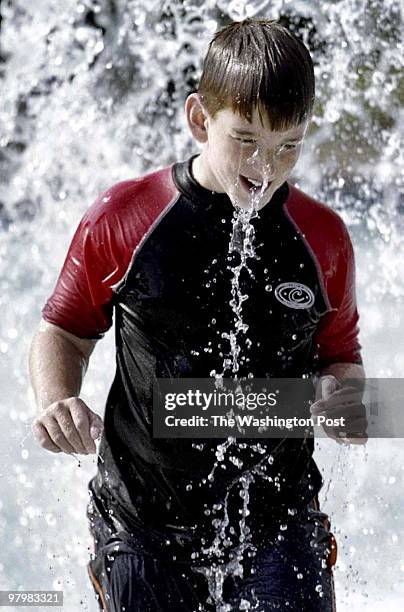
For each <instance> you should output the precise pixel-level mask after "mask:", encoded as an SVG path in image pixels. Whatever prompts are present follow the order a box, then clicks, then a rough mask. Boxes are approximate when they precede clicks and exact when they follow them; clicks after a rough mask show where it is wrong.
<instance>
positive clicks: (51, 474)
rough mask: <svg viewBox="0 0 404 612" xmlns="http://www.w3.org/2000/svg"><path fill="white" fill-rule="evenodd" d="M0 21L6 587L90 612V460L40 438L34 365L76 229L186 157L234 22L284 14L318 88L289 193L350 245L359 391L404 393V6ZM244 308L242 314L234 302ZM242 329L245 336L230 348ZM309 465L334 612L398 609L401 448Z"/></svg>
mask: <svg viewBox="0 0 404 612" xmlns="http://www.w3.org/2000/svg"><path fill="white" fill-rule="evenodd" d="M0 10H1V16H2V20H1V23H0V28H1V30H0V34H1V38H0V45H1V46H0V55H1V60H0V81H1V84H2V96H1V105H0V147H1V152H0V172H1V177H2V181H1V186H0V222H1V227H2V229H1V230H0V231H1V242H0V266H1V293H0V300H1V305H2V319H1V330H0V352H1V354H2V356H3V361H2V363H3V364H4V365H3V367H2V368H1V370H0V375H1V383H2V390H3V394H2V400H1V404H0V408H1V415H2V422H3V427H2V430H1V434H0V435H1V448H2V449H3V457H2V458H3V463H2V465H3V469H2V476H1V486H2V491H1V496H0V535H1V539H2V543H3V556H2V558H1V559H0V588H1V589H9V588H15V589H17V588H35V589H41V588H42V589H49V588H55V589H57V588H59V589H63V591H64V594H65V605H64V609H65V611H66V612H77V610H87V611H88V612H96V610H97V604H96V602H95V600H94V595H93V591H92V587H91V586H90V585H89V584H88V580H87V576H86V571H85V564H86V562H87V558H88V553H89V550H87V548H89V547H90V546H91V542H90V539H89V536H88V533H87V526H86V524H85V521H84V516H85V514H84V512H85V505H86V503H87V494H86V484H87V481H88V480H89V479H90V477H91V476H92V475H93V474H94V471H95V460H94V459H93V458H91V457H81V458H80V467H79V465H78V463H77V462H76V460H75V459H74V458H72V457H69V456H66V455H52V454H50V453H46V452H44V451H43V450H41V449H40V448H39V447H38V446H37V445H36V443H35V442H34V441H33V439H32V435H31V433H30V423H31V421H32V419H33V417H34V414H35V410H36V409H35V406H34V401H33V397H32V392H31V391H30V390H29V385H28V378H27V366H26V363H27V352H28V346H29V342H30V338H31V336H32V333H33V330H34V328H35V326H36V324H37V322H38V320H39V318H40V309H41V306H42V305H43V303H44V301H45V299H46V297H47V296H48V295H49V293H50V291H51V289H52V287H53V285H54V283H55V279H56V276H57V273H58V271H59V269H60V266H61V264H62V261H63V259H64V256H65V252H66V249H67V246H68V244H69V241H70V239H71V237H72V234H73V231H74V228H75V227H76V225H77V223H78V221H79V219H80V217H81V216H82V214H83V212H84V211H85V210H86V208H87V207H88V206H89V205H90V203H91V202H93V201H94V200H95V198H96V197H97V195H98V194H99V193H100V192H101V191H102V190H104V189H106V188H107V187H109V186H111V185H112V184H113V183H115V182H118V181H119V180H124V179H128V178H132V177H136V176H140V175H141V174H143V173H145V172H147V171H149V170H152V169H156V168H157V167H162V166H164V165H166V164H169V163H171V162H173V161H175V160H178V159H185V158H186V157H188V155H189V154H191V152H194V150H195V145H194V144H193V143H192V142H191V139H190V137H189V136H187V133H186V126H185V121H184V116H183V111H182V108H183V102H184V99H185V96H186V94H187V93H188V92H189V91H192V89H193V88H194V87H195V83H196V81H197V78H198V75H199V71H200V59H201V57H202V56H203V55H204V53H205V50H206V45H207V42H208V41H209V39H210V38H211V36H212V34H213V32H214V31H215V30H216V29H217V28H218V27H219V26H220V25H221V24H222V23H225V22H227V21H228V20H229V18H230V19H242V18H244V17H245V16H249V15H258V16H265V17H272V18H278V17H279V16H280V15H283V16H284V18H285V19H287V21H288V22H289V23H290V24H291V26H292V27H294V28H295V29H296V32H298V33H299V34H300V35H301V36H302V38H303V39H304V40H305V41H306V43H307V44H308V45H309V46H310V48H311V50H312V53H313V57H314V61H315V72H316V81H317V103H316V107H315V112H314V118H313V123H312V126H311V128H310V131H309V133H308V136H307V142H306V145H305V148H304V151H303V155H302V158H301V160H300V162H299V165H298V167H297V168H296V172H295V175H294V177H293V180H294V182H295V183H297V184H298V186H299V187H300V188H302V189H303V190H304V191H306V192H307V193H309V194H310V195H312V196H313V197H316V198H318V199H320V200H321V201H324V202H326V203H327V204H328V205H330V206H332V207H333V208H334V209H335V210H336V211H337V212H339V213H340V214H341V215H342V216H343V218H344V220H345V221H346V223H347V225H348V227H349V229H350V232H351V235H352V238H353V242H354V246H355V251H356V264H357V287H358V302H359V308H360V313H361V341H362V345H363V356H364V361H365V367H366V370H367V374H368V376H370V377H371V376H373V377H401V376H402V372H403V368H404V351H403V348H402V347H403V346H404V322H403V315H402V312H403V308H402V303H403V295H404V283H403V275H402V269H403V257H404V255H403V254H404V248H403V247H404V245H403V241H404V238H403V236H404V232H403V210H404V209H403V191H404V190H403V182H404V181H403V172H402V168H403V167H404V163H403V150H404V148H403V145H402V141H401V134H402V133H403V130H402V123H403V112H402V101H403V80H402V73H403V70H402V69H403V66H402V63H403V57H404V53H403V43H402V40H403V37H402V6H401V3H400V2H398V1H397V0H367V1H362V0H339V1H338V2H335V1H331V0H325V1H324V2H321V3H312V2H309V1H308V0H298V1H297V2H295V1H294V2H292V1H290V0H274V1H271V2H269V1H265V0H249V1H248V2H247V1H244V0H233V1H230V2H227V1H226V2H224V1H222V0H215V1H213V0H208V1H204V2H202V1H201V0H187V2H179V1H175V0H170V1H166V2H157V0H151V1H150V2H147V3H145V2H140V0H123V1H122V2H119V3H118V2H113V1H111V2H108V3H106V2H101V1H99V2H98V1H96V0H72V1H71V2H63V3H59V4H58V8H57V11H55V7H54V3H52V2H50V1H49V0H41V1H40V2H36V3H35V4H33V3H30V2H28V0H15V1H14V2H13V3H4V2H3V3H2V4H1V9H0ZM246 263H247V264H248V261H247V262H246ZM229 297H230V296H229ZM233 298H234V299H235V305H236V307H238V306H240V305H241V306H242V304H243V302H240V300H239V297H238V296H237V293H236V294H235V295H233ZM240 313H241V316H242V309H241V311H240ZM242 330H243V325H242V324H240V326H239V334H238V335H236V337H235V341H234V347H235V349H236V351H237V345H239V344H240V340H241V339H242V337H243V336H244V332H243V331H242ZM231 331H232V330H223V332H224V333H227V334H229V335H230V334H231ZM233 332H234V330H233ZM234 333H235V332H234ZM247 333H248V332H246V334H247ZM236 356H237V355H236ZM228 358H229V359H230V360H231V361H230V363H226V364H223V367H227V366H230V368H231V369H232V370H233V368H234V366H235V362H234V359H233V356H232V353H231V352H230V353H229V356H228ZM237 359H238V357H237ZM113 362H114V347H113V335H112V333H109V334H108V335H107V337H106V338H105V339H104V340H103V341H102V342H100V343H98V345H97V347H96V350H95V352H94V355H93V357H92V361H91V364H90V368H89V371H88V373H87V378H86V382H85V385H84V389H83V399H84V400H85V401H86V402H87V403H88V404H89V405H90V407H91V408H92V409H94V410H96V411H97V412H99V413H100V414H102V413H103V406H104V401H105V397H106V393H107V390H108V388H109V384H110V382H111V380H112V377H113V374H114V372H113V367H111V364H112V363H113ZM236 363H237V360H236ZM108 372H110V375H109V379H108V375H106V373H108ZM227 452H229V453H231V452H232V451H231V450H230V447H229V449H227ZM229 456H230V455H229ZM316 459H317V462H318V464H319V465H320V467H321V468H322V470H323V473H324V476H325V480H326V483H327V484H326V487H325V489H324V492H323V494H322V498H321V500H320V501H321V502H322V503H323V507H324V508H325V511H326V512H328V513H330V515H331V517H332V520H333V524H334V525H335V528H334V529H335V531H336V537H337V540H338V541H339V542H340V548H339V560H338V568H337V570H336V572H335V579H336V586H337V596H338V604H339V612H341V611H342V612H343V611H344V610H351V609H355V610H356V611H358V612H360V611H361V610H370V611H372V612H374V611H376V612H377V611H379V610H382V609H383V610H384V609H386V607H388V608H389V610H392V611H394V610H401V607H402V596H403V586H402V585H403V580H402V577H403V573H404V559H403V556H402V553H401V547H400V546H399V543H400V542H401V540H402V538H403V525H404V520H403V516H402V500H401V493H400V492H401V487H402V478H403V471H402V469H401V466H402V465H404V457H403V450H402V445H401V444H400V442H399V440H391V441H390V440H371V441H370V442H369V444H368V445H367V448H366V449H362V448H342V449H341V448H340V447H338V448H336V447H335V445H333V443H332V441H329V440H321V441H320V442H318V443H317V449H316ZM331 477H332V479H331ZM73 496H74V504H72V503H71V501H72V498H73ZM248 519H249V517H246V525H247V526H248ZM381 569H383V571H380V570H381Z"/></svg>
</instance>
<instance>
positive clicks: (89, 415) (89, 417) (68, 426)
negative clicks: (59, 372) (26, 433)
mask: <svg viewBox="0 0 404 612" xmlns="http://www.w3.org/2000/svg"><path fill="white" fill-rule="evenodd" d="M102 430H103V422H102V419H101V418H100V417H99V416H98V414H96V413H95V412H93V411H92V410H90V408H89V407H88V406H87V405H86V404H85V403H84V402H83V400H82V399H80V398H79V397H69V398H67V399H64V400H61V401H59V402H54V403H53V404H50V405H49V406H48V407H47V408H45V410H44V411H43V412H42V413H41V414H40V415H39V416H38V417H37V418H36V419H35V421H34V422H33V424H32V433H33V434H34V436H35V438H36V439H37V440H38V442H39V444H40V445H41V446H42V448H45V449H46V450H48V451H51V452H52V453H60V452H63V453H70V454H71V453H78V454H82V455H88V454H90V453H95V452H96V450H97V449H96V446H95V443H94V440H96V439H97V438H99V436H100V435H101V432H102Z"/></svg>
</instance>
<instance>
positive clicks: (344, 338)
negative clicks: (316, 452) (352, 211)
mask: <svg viewBox="0 0 404 612" xmlns="http://www.w3.org/2000/svg"><path fill="white" fill-rule="evenodd" d="M313 101H314V72H313V65H312V61H311V58H310V55H309V53H308V51H307V49H306V48H305V46H304V45H303V44H302V43H301V42H300V41H299V40H298V39H297V38H296V37H295V36H294V35H292V34H291V33H290V32H289V31H288V30H287V29H285V28H284V27H282V26H280V25H279V24H278V23H276V22H272V21H267V20H245V21H243V22H240V23H233V24H231V25H230V26H227V27H225V28H223V29H222V30H221V31H220V32H218V33H217V34H216V35H215V37H214V39H213V40H212V42H211V44H210V47H209V50H208V53H207V56H206V58H205V62H204V67H203V74H202V77H201V80H200V84H199V88H198V92H197V93H193V94H191V95H190V96H189V97H188V98H187V101H186V107H185V108H186V116H187V121H188V125H189V128H190V130H191V133H192V136H193V137H194V138H195V140H196V141H197V142H198V143H200V144H201V145H202V152H201V154H200V155H197V156H193V157H192V158H191V159H189V160H187V161H186V162H181V163H177V164H174V165H173V166H172V167H169V168H164V169H163V170H159V171H157V172H154V173H152V174H149V175H147V176H145V177H143V178H141V179H138V180H127V181H124V182H121V183H119V184H117V185H114V186H113V187H111V188H110V189H108V190H107V191H106V192H105V193H104V194H102V195H101V196H100V197H99V198H98V199H97V201H96V202H95V203H94V204H93V205H92V206H91V207H90V209H89V210H88V211H87V213H86V214H85V215H84V217H83V219H82V221H81V223H80V225H79V227H78V229H77V231H76V234H75V236H74V238H73V241H72V244H71V246H70V249H69V252H68V255H67V258H66V261H65V264H64V266H63V269H62V272H61V274H60V277H59V280H58V283H57V285H56V288H55V290H54V292H53V294H52V296H51V297H50V299H49V300H48V302H47V304H46V305H45V307H44V309H43V321H42V322H41V324H40V328H39V330H38V333H37V334H36V336H35V338H34V341H33V345H32V349H31V355H30V371H31V379H32V384H33V386H34V389H35V393H36V397H37V401H38V404H39V407H40V410H41V411H40V414H39V416H38V418H37V419H36V421H35V423H34V425H33V431H34V433H35V435H36V437H37V438H38V440H39V442H40V443H41V445H42V446H43V447H44V448H45V449H47V450H49V451H52V452H67V453H69V452H77V453H84V454H88V453H92V452H95V444H94V440H95V439H96V438H97V437H98V435H99V433H100V432H101V430H102V428H103V424H102V421H101V419H100V418H99V417H98V415H96V414H95V413H94V412H92V410H91V409H90V408H89V407H88V406H86V405H85V403H84V402H83V401H82V400H81V399H80V398H79V397H78V396H79V393H80V388H81V382H82V377H83V375H84V372H85V369H86V366H87V363H88V359H89V357H90V354H91V352H92V350H93V348H94V345H95V343H96V341H97V340H98V339H100V338H101V337H102V335H103V334H104V333H105V332H106V330H107V329H108V328H109V327H110V326H111V324H112V314H113V312H114V317H115V333H116V351H117V362H116V363H117V370H116V376H115V379H114V382H113V384H112V387H111V390H110V392H109V395H108V400H107V406H106V411H105V419H104V421H105V422H104V429H103V435H102V438H101V444H100V449H99V461H98V471H97V474H96V476H95V477H94V478H93V479H92V480H91V482H90V484H89V489H90V497H91V500H90V503H89V506H88V518H89V521H90V529H91V532H92V535H93V537H94V542H95V551H94V556H93V558H92V560H91V561H90V563H89V566H88V569H89V575H90V578H91V580H92V583H93V585H94V587H95V590H96V592H97V594H98V601H99V604H100V607H101V608H102V609H104V610H108V612H117V611H118V610H119V611H120V610H126V612H127V611H129V610H130V611H137V610H138V611H142V612H146V611H153V612H157V611H162V610H175V611H176V612H180V611H184V612H185V611H192V610H210V609H215V610H216V609H220V610H239V609H259V610H265V611H266V610H273V609H276V610H299V612H301V611H302V610H304V611H311V610H313V611H314V610H315V611H317V612H318V611H329V610H333V609H335V600H334V594H333V577H332V566H333V564H334V563H335V558H336V547H335V541H334V540H333V536H332V534H331V532H330V531H329V527H330V525H329V521H328V518H327V516H326V515H325V514H324V513H322V512H320V510H319V507H318V499H317V495H318V492H319V490H320V488H321V486H322V479H321V475H320V473H319V471H318V469H317V466H316V465H315V463H314V460H313V458H312V454H313V440H312V439H304V440H300V439H288V440H282V441H281V442H279V441H278V440H265V441H261V440H260V449H261V450H262V448H264V449H265V457H266V458H268V460H269V459H271V461H270V463H271V465H270V468H269V471H268V470H267V472H266V475H267V477H266V478H265V479H264V478H262V479H258V478H257V479H255V480H254V481H253V482H251V483H250V486H249V489H248V495H249V505H248V509H249V511H250V517H251V521H250V528H251V546H250V550H249V554H248V555H245V558H244V559H243V574H242V575H241V572H237V571H233V572H231V571H229V568H231V567H233V566H232V565H231V562H232V560H233V561H234V554H233V556H232V550H233V551H234V549H235V547H236V545H237V542H239V541H240V536H242V535H243V534H242V533H241V532H242V525H241V523H240V515H239V511H240V503H239V502H240V493H241V492H242V491H241V488H242V487H241V484H240V483H241V482H242V478H241V476H242V475H243V474H244V475H245V474H248V473H249V470H251V469H252V468H253V467H254V465H255V464H256V463H258V461H261V460H262V454H259V453H258V454H259V456H258V455H257V453H256V448H257V445H256V444H255V445H254V444H252V443H250V442H249V441H248V444H245V445H238V446H237V445H236V446H235V447H234V455H238V456H237V457H236V459H235V461H236V460H238V461H239V465H240V462H242V465H243V469H241V470H240V468H235V464H234V463H233V464H230V463H229V465H227V466H226V467H227V469H226V470H216V475H215V478H214V479H213V481H212V479H209V478H207V477H208V475H209V474H210V473H211V471H212V467H213V464H214V463H215V461H214V459H215V454H214V453H212V451H215V450H216V447H217V444H214V440H213V441H208V442H205V443H203V444H194V443H193V442H192V440H185V441H184V440H181V441H180V440H159V439H154V438H153V435H152V427H151V418H152V416H151V415H152V406H151V403H152V388H153V381H154V380H155V379H156V378H159V377H160V378H165V377H168V378H179V377H181V378H182V377H184V378H208V377H209V376H210V375H211V373H212V372H213V371H215V372H220V371H221V370H222V369H223V356H224V355H228V354H229V353H230V347H229V345H228V344H226V338H224V337H223V334H222V332H223V331H225V330H229V329H231V327H232V324H233V323H234V313H233V312H232V310H231V307H230V305H229V300H230V288H231V265H232V262H233V264H234V263H235V259H237V258H236V255H235V254H233V255H232V254H229V236H230V234H231V227H232V218H233V212H234V207H236V208H244V209H248V208H249V207H251V200H252V199H254V202H255V204H256V206H257V208H258V209H259V214H258V217H256V218H253V219H251V223H252V224H253V226H254V230H255V240H254V245H255V252H256V257H255V258H253V259H250V260H249V267H250V270H251V272H252V274H251V275H245V276H243V278H242V281H241V282H242V283H243V285H242V287H243V293H245V294H247V295H248V299H247V300H246V301H245V302H244V304H243V321H245V322H246V323H247V324H248V326H249V327H248V338H249V343H247V342H245V343H244V344H243V346H242V351H241V356H240V360H239V371H238V376H239V377H240V378H241V377H248V376H249V375H251V374H252V375H253V376H254V377H256V378H267V377H269V378H271V377H279V378H281V377H296V378H302V377H308V376H312V375H314V374H320V375H321V376H320V378H319V383H318V389H320V391H318V392H317V397H318V398H319V401H318V402H316V404H315V405H314V406H312V411H313V412H316V411H317V412H319V411H321V412H327V411H331V410H332V407H333V405H334V404H333V402H334V403H335V398H338V397H339V396H338V394H339V393H341V391H339V390H338V387H339V384H340V382H341V381H342V380H343V379H345V378H359V379H361V378H363V377H364V372H363V368H362V365H361V364H362V361H361V356H360V345H359V343H358V327H357V322H358V312H357V308H356V301H355V281H354V260H353V251H352V245H351V242H350V239H349V236H348V232H347V230H346V228H345V226H344V224H343V222H342V220H341V219H340V217H339V216H338V215H337V214H336V213H334V212H333V211H331V210H330V209H329V208H328V207H326V206H325V205H323V204H320V203H319V202H316V201H314V200H313V199H311V198H310V197H308V196H307V195H305V194H304V193H302V192H301V191H299V190H297V189H296V188H295V187H293V186H292V185H291V184H289V183H288V182H287V181H286V179H287V178H288V176H289V175H290V173H291V171H292V169H293V167H294V165H295V163H296V161H297V159H298V156H299V151H300V147H301V143H302V140H303V138H304V135H305V132H306V129H307V125H308V123H309V120H310V117H311V113H312V108H313ZM229 261H230V269H229ZM223 374H224V376H230V375H231V373H229V372H228V371H226V369H225V371H224V372H223ZM323 383H325V384H326V386H327V390H326V391H325V392H323V393H322V394H321V389H322V388H323V387H322V384H323ZM362 426H363V423H362V421H359V422H357V423H356V426H355V428H354V431H363V427H362ZM264 442H265V444H264ZM219 472H221V473H219ZM224 510H225V511H226V512H227V515H226V516H228V518H229V526H230V529H229V534H230V535H229V536H228V541H229V542H230V544H229V547H228V548H229V550H228V551H223V555H222V568H223V570H221V569H220V567H219V569H218V568H217V567H216V566H215V565H214V562H215V559H213V560H212V558H211V557H209V552H207V551H209V547H210V545H211V544H212V542H213V540H214V537H215V531H214V528H213V526H212V518H215V517H219V518H221V519H223V512H224ZM244 518H245V517H244ZM221 524H223V523H221ZM239 528H240V533H237V530H238V529H239ZM216 561H217V559H216ZM209 567H210V568H212V567H213V571H211V577H210V578H209V571H210V570H209ZM204 574H205V575H204ZM212 576H213V577H214V578H215V579H213V578H212ZM207 578H209V580H208V579H207ZM221 578H222V579H223V583H221V582H220V579H221Z"/></svg>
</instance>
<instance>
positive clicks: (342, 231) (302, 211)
mask: <svg viewBox="0 0 404 612" xmlns="http://www.w3.org/2000/svg"><path fill="white" fill-rule="evenodd" d="M288 185H289V196H288V198H287V201H286V203H285V207H286V210H287V212H288V214H289V216H290V217H291V219H292V220H293V222H294V223H295V224H296V225H298V227H299V228H300V229H301V230H302V231H303V233H304V234H308V235H313V234H317V235H318V236H319V237H322V239H323V240H325V239H328V240H331V241H332V242H335V240H336V239H337V240H338V239H339V240H346V237H347V235H348V229H347V227H346V225H345V222H344V220H343V219H342V217H341V216H340V215H339V214H338V213H337V212H336V211H335V210H333V209H332V208H331V207H330V206H329V205H327V204H325V203H324V202H320V201H319V200H317V199H315V198H313V197H312V196H309V195H308V194H307V193H305V192H304V191H302V190H301V189H299V188H297V187H296V186H295V185H293V184H291V183H288Z"/></svg>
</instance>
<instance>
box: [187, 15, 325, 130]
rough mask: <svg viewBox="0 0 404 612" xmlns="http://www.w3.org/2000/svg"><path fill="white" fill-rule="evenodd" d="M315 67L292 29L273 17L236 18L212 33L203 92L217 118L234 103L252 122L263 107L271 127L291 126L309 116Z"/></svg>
mask: <svg viewBox="0 0 404 612" xmlns="http://www.w3.org/2000/svg"><path fill="white" fill-rule="evenodd" d="M314 92H315V89H314V70H313V62H312V59H311V56H310V53H309V51H308V49H307V48H306V47H305V45H304V44H303V43H302V42H301V41H300V40H299V39H298V38H296V36H295V35H294V34H292V32H290V31H289V30H288V29H287V28H285V27H284V26H282V25H280V24H279V23H278V22H277V21H271V20H269V19H245V20H244V21H241V22H236V23H232V24H230V25H228V26H226V27H224V28H222V29H221V30H219V31H218V32H216V34H215V36H214V37H213V39H212V41H211V43H210V45H209V48H208V52H207V54H206V57H205V60H204V64H203V71H202V76H201V79H200V82H199V88H198V93H199V94H200V95H201V97H202V102H203V104H204V106H205V108H206V110H207V111H208V113H209V114H210V115H211V116H212V117H214V116H215V115H216V113H217V112H218V111H219V110H221V109H224V108H230V109H231V110H233V112H237V113H239V114H240V115H241V116H242V117H244V118H246V119H247V120H248V121H250V122H251V120H252V114H253V111H254V109H255V108H257V109H258V112H259V116H260V119H261V121H262V122H263V116H262V114H263V111H264V114H265V116H266V119H267V121H268V123H269V126H270V129H272V130H286V129H289V128H291V127H295V126H297V125H299V124H300V123H302V122H303V121H305V120H307V119H309V118H310V116H311V114H312V110H313V103H314Z"/></svg>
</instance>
